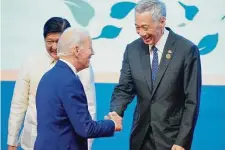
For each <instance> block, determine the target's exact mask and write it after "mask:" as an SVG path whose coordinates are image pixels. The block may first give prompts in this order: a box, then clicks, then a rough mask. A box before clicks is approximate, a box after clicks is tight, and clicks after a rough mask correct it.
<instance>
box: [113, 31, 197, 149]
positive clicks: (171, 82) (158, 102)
mask: <svg viewBox="0 0 225 150" xmlns="http://www.w3.org/2000/svg"><path fill="white" fill-rule="evenodd" d="M166 29H167V30H169V36H168V39H167V41H166V44H165V47H164V50H163V54H162V58H161V62H160V66H159V71H158V74H157V77H156V81H155V85H154V86H153V85H152V81H151V65H150V63H149V62H150V55H149V46H148V45H146V44H145V43H144V42H143V41H142V39H137V40H135V41H134V42H132V43H130V44H128V45H127V47H126V51H125V53H124V59H123V65H122V69H121V75H120V80H119V84H118V85H117V86H116V88H115V89H114V92H113V95H112V100H111V105H110V109H111V110H110V111H116V112H117V113H118V114H119V115H121V116H123V113H124V111H125V110H126V108H127V105H128V104H129V103H130V102H131V101H132V100H133V98H134V97H135V96H137V106H136V109H135V112H134V113H135V114H134V119H133V126H132V131H131V137H130V149H131V150H139V149H140V147H141V144H142V142H143V140H144V138H145V136H146V133H147V130H148V128H149V126H150V127H151V129H152V134H153V138H154V143H155V146H156V149H157V150H169V149H170V148H171V146H172V145H173V144H177V145H180V146H183V147H184V148H186V149H189V148H190V145H191V142H192V136H193V131H194V127H195V123H196V119H197V114H198V106H199V99H200V91H201V65H200V56H199V50H198V48H197V47H196V46H195V45H194V44H193V43H192V42H190V41H189V40H187V39H185V38H183V37H181V36H179V35H177V34H175V33H174V32H173V31H171V30H170V29H169V28H166ZM168 50H171V52H172V53H171V58H168V59H167V58H166V54H168Z"/></svg>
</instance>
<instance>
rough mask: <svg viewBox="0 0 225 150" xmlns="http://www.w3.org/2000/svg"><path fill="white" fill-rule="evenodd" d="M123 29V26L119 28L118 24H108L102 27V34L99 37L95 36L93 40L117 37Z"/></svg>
mask: <svg viewBox="0 0 225 150" xmlns="http://www.w3.org/2000/svg"><path fill="white" fill-rule="evenodd" d="M121 29H122V28H118V27H116V26H112V25H107V26H105V27H104V28H103V29H102V32H101V34H100V35H99V36H98V37H95V38H93V40H96V39H99V38H107V39H113V38H116V37H117V36H118V35H119V34H120V31H121Z"/></svg>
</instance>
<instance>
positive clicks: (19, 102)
mask: <svg viewBox="0 0 225 150" xmlns="http://www.w3.org/2000/svg"><path fill="white" fill-rule="evenodd" d="M68 27H70V23H69V22H68V20H66V19H65V18H61V17H51V18H50V19H48V20H47V21H46V23H45V24H44V28H43V36H44V43H45V48H46V49H45V50H44V51H43V52H40V53H38V54H35V55H33V56H30V57H29V58H28V60H27V61H25V63H24V65H23V67H22V69H21V70H20V73H19V75H18V79H17V81H16V84H15V88H14V94H13V99H12V102H11V109H10V115H9V122H8V141H7V144H8V150H17V148H18V147H19V146H21V147H22V149H24V150H33V149H34V142H35V139H36V136H37V120H36V102H35V101H36V99H35V96H36V90H37V86H38V83H39V81H40V79H41V77H42V75H43V74H44V73H45V72H47V71H48V70H49V69H51V68H52V67H53V66H54V65H55V63H56V62H57V60H58V56H57V44H58V40H59V38H60V36H61V34H62V33H63V31H64V30H65V29H67V28H68ZM32 49H33V48H32ZM78 76H79V78H80V80H81V82H82V84H83V87H84V91H85V93H86V96H87V101H88V109H89V111H90V114H91V116H92V118H93V119H95V116H96V105H95V99H96V98H95V84H94V72H93V69H92V67H91V65H90V66H89V68H86V69H84V70H82V71H80V72H79V73H78ZM21 128H22V131H21V133H20V129H21ZM92 141H93V140H92V139H89V143H88V146H89V150H91V146H92Z"/></svg>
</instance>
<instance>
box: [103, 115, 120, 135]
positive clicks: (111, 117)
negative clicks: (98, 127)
mask: <svg viewBox="0 0 225 150" xmlns="http://www.w3.org/2000/svg"><path fill="white" fill-rule="evenodd" d="M104 119H105V120H112V121H113V122H114V123H115V131H121V130H122V121H123V118H122V117H120V116H119V115H118V114H117V113H116V112H115V111H113V112H109V113H108V115H106V116H105V117H104Z"/></svg>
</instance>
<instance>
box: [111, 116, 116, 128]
mask: <svg viewBox="0 0 225 150" xmlns="http://www.w3.org/2000/svg"><path fill="white" fill-rule="evenodd" d="M111 120H112V119H111ZM112 121H113V122H114V125H115V130H116V122H115V121H114V120H112Z"/></svg>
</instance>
